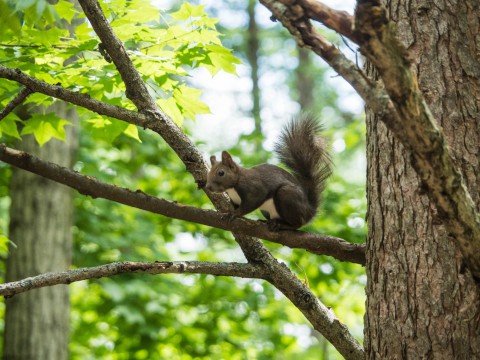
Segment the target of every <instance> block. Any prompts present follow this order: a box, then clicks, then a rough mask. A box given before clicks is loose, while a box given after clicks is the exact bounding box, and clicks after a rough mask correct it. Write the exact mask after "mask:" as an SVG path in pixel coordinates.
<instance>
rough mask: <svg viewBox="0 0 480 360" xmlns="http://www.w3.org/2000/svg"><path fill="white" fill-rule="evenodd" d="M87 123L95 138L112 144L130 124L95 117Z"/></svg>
mask: <svg viewBox="0 0 480 360" xmlns="http://www.w3.org/2000/svg"><path fill="white" fill-rule="evenodd" d="M87 123H89V124H90V125H91V132H92V135H93V136H95V137H97V138H100V139H102V140H105V141H108V142H110V143H111V142H113V140H115V139H116V138H117V137H118V136H119V135H120V134H122V133H124V132H125V131H126V130H127V128H128V126H129V124H127V123H125V122H123V121H119V120H117V119H114V118H109V117H95V118H92V119H89V120H87ZM137 136H138V134H137ZM138 140H140V139H138Z"/></svg>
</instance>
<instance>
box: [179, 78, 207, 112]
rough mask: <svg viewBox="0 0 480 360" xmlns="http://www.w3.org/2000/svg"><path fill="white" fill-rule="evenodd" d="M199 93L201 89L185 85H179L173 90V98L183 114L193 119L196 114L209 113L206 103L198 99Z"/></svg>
mask: <svg viewBox="0 0 480 360" xmlns="http://www.w3.org/2000/svg"><path fill="white" fill-rule="evenodd" d="M201 93H202V92H201V90H198V89H192V88H189V87H186V86H179V87H178V88H176V89H175V90H174V92H173V98H174V99H175V101H176V103H177V106H178V107H179V108H180V109H181V111H182V114H183V115H184V116H186V117H188V118H190V119H194V118H195V115H197V114H209V113H210V108H209V107H208V105H207V104H205V103H204V102H203V101H201V100H200V99H199V97H200V94H201Z"/></svg>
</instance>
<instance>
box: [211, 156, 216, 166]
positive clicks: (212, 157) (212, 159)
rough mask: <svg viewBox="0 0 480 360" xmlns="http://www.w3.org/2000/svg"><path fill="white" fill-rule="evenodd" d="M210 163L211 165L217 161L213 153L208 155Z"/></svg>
mask: <svg viewBox="0 0 480 360" xmlns="http://www.w3.org/2000/svg"><path fill="white" fill-rule="evenodd" d="M210 163H211V164H212V166H213V165H215V164H216V163H217V158H216V157H215V155H212V156H210Z"/></svg>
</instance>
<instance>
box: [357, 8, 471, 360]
mask: <svg viewBox="0 0 480 360" xmlns="http://www.w3.org/2000/svg"><path fill="white" fill-rule="evenodd" d="M387 7H388V9H389V14H390V17H391V19H392V20H393V21H395V22H396V23H397V30H398V37H399V38H400V39H401V40H402V41H403V43H404V45H405V46H406V47H407V49H408V51H409V54H410V57H411V59H413V63H414V70H415V71H416V73H417V78H418V82H419V85H420V89H422V91H423V93H424V96H425V98H426V101H427V103H428V105H429V106H430V108H431V110H432V113H433V114H434V116H435V117H436V119H437V120H438V122H439V124H440V125H441V126H442V128H443V131H444V134H445V137H446V140H447V142H448V144H449V145H450V147H451V150H452V154H453V156H454V158H455V161H456V163H457V165H458V166H459V167H460V169H461V171H462V173H463V176H464V178H465V181H466V184H467V186H468V189H469V191H470V194H471V196H472V198H473V199H474V201H475V202H476V204H477V208H478V205H479V204H480V198H479V191H478V190H479V182H480V165H479V159H480V156H479V143H480V139H479V138H480V96H479V94H480V60H479V59H480V57H479V56H478V54H479V52H480V38H479V35H478V34H479V33H480V22H479V13H480V8H479V3H478V0H454V1H450V2H449V1H444V0H440V1H438V0H424V1H421V2H420V3H418V2H406V1H404V0H392V1H389V2H388V5H387ZM368 67H369V65H367V68H368ZM370 70H371V69H370ZM370 74H371V75H373V72H372V71H370ZM367 142H368V144H367V158H368V169H367V194H368V215H367V221H368V229H369V234H368V243H367V276H368V284H367V312H366V315H365V350H366V354H367V358H369V359H478V358H480V292H479V287H478V285H476V284H475V283H474V282H473V280H472V277H471V275H470V274H469V273H468V271H466V270H465V267H464V266H463V264H462V261H461V257H460V253H459V251H458V250H456V248H455V245H454V242H453V241H452V239H451V238H449V235H448V234H447V233H446V231H445V228H444V226H443V224H442V219H441V218H440V217H439V216H438V215H437V213H436V209H435V206H434V205H433V204H432V202H431V201H430V200H429V198H428V197H427V196H426V195H425V193H424V191H423V189H422V185H421V183H420V181H419V179H418V176H417V175H416V174H415V172H414V171H413V170H412V167H411V166H410V163H409V156H408V154H407V153H406V152H405V150H404V148H403V146H402V145H400V144H399V142H398V141H397V140H396V139H395V138H394V137H393V136H392V134H391V133H390V132H389V131H387V130H386V129H385V126H383V124H382V123H381V122H380V121H379V119H377V118H376V117H375V116H373V115H372V114H368V112H367Z"/></svg>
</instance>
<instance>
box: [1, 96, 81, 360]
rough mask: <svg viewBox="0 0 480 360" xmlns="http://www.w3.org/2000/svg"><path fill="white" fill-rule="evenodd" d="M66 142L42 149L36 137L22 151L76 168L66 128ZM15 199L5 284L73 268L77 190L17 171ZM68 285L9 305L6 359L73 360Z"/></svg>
mask: <svg viewBox="0 0 480 360" xmlns="http://www.w3.org/2000/svg"><path fill="white" fill-rule="evenodd" d="M49 111H55V112H56V113H57V114H59V115H60V116H62V115H63V116H64V118H66V119H68V120H69V121H71V122H73V123H75V122H76V117H77V115H76V112H75V110H74V109H70V110H68V111H67V110H66V105H65V104H64V103H60V102H56V103H55V104H54V105H52V106H51V107H50V108H49ZM66 130H67V142H65V143H64V142H62V141H60V140H56V139H54V140H51V141H50V142H48V143H47V144H45V145H44V146H43V147H42V148H39V147H38V145H37V144H36V142H35V140H34V138H33V136H28V137H25V138H24V140H23V141H22V142H21V144H20V147H21V148H22V149H23V150H26V151H28V152H29V153H33V154H36V155H37V156H39V157H40V158H43V159H45V160H49V161H52V162H54V163H57V164H60V165H63V166H68V167H71V165H72V163H73V158H74V153H75V150H76V148H77V140H76V136H75V135H74V128H73V127H72V126H68V127H66ZM10 195H11V199H12V204H11V208H10V228H9V238H10V239H11V240H12V241H13V242H14V243H15V244H16V247H12V246H11V247H10V252H9V256H8V259H7V273H6V281H7V282H9V281H15V280H20V279H23V278H26V277H28V276H32V275H37V274H41V273H45V272H49V271H64V270H67V269H68V268H69V267H70V263H71V252H72V250H71V244H72V233H71V228H72V221H73V218H72V209H73V204H72V191H71V189H69V188H67V187H65V186H62V185H59V184H57V183H54V182H51V181H49V180H46V179H45V178H42V177H38V176H35V175H33V174H31V173H28V172H26V171H23V170H19V169H18V168H13V169H12V179H11V188H10ZM69 318H70V305H69V292H68V286H64V285H61V286H54V287H46V288H43V289H39V290H33V291H29V292H27V293H24V294H20V295H17V296H15V297H13V298H11V299H7V300H6V314H5V335H4V353H3V358H4V359H6V360H13V359H19V360H20V359H21V360H33V359H39V360H44V359H49V360H56V359H62V360H64V359H68V340H69Z"/></svg>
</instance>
